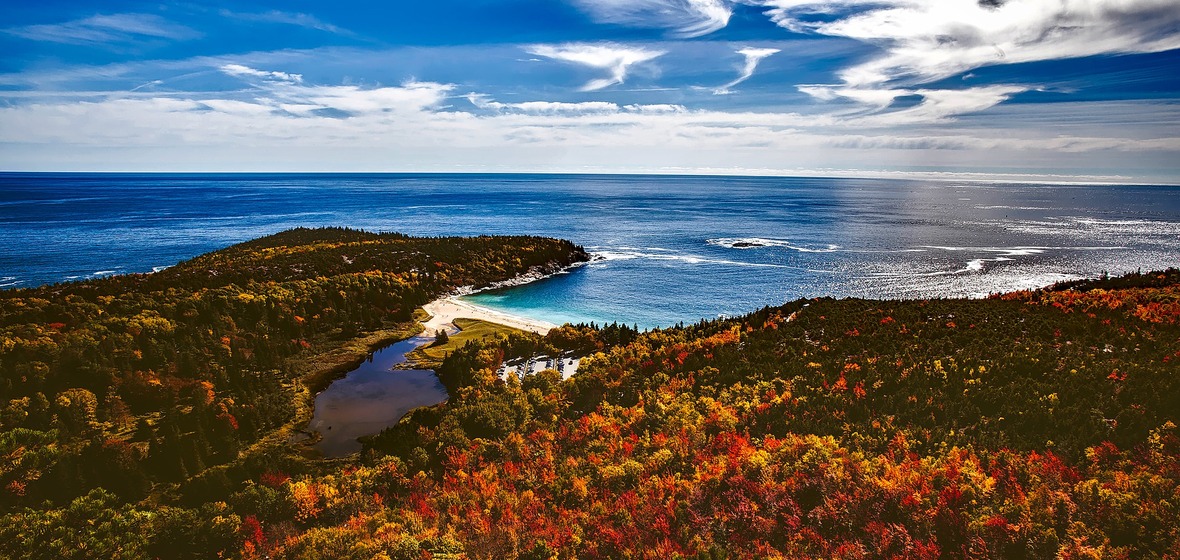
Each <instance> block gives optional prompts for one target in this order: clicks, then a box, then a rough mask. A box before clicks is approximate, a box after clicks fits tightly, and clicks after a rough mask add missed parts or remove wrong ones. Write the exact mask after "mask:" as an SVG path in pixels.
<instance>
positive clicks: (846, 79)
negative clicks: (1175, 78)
mask: <svg viewBox="0 0 1180 560" xmlns="http://www.w3.org/2000/svg"><path fill="white" fill-rule="evenodd" d="M755 1H756V2H758V3H760V4H761V5H763V6H766V7H768V8H769V9H768V11H767V14H768V15H769V16H770V17H771V19H772V20H774V21H775V22H776V23H778V24H779V25H780V26H782V27H785V28H788V29H791V30H793V31H796V32H801V33H817V34H821V35H828V36H834V37H847V38H851V39H856V40H859V41H863V42H866V43H871V44H874V45H879V46H881V47H882V49H883V53H882V54H881V55H879V56H877V57H874V58H870V59H869V60H867V61H865V62H862V63H859V64H855V65H853V66H850V67H848V68H845V69H843V70H841V71H840V72H839V78H840V80H841V81H842V84H840V85H829V86H816V85H803V86H799V87H798V89H799V91H801V92H804V93H807V94H808V95H811V96H812V97H814V98H816V99H819V100H823V101H832V100H835V99H841V98H842V99H848V100H852V101H855V102H857V103H860V104H862V105H865V106H868V107H870V108H872V109H874V110H877V111H888V110H889V107H890V106H891V105H892V104H893V103H894V101H895V100H896V99H897V98H899V97H902V96H909V95H920V96H922V98H923V99H922V101H921V102H920V103H919V104H918V105H916V106H914V107H910V108H907V109H902V110H897V111H893V112H890V113H884V114H881V115H876V116H873V117H871V119H872V120H873V121H875V122H880V123H883V124H884V123H892V124H903V123H920V122H937V121H941V120H945V119H947V118H949V117H952V116H954V115H958V114H965V113H971V112H977V111H982V110H985V109H988V108H991V107H994V106H996V105H998V104H1000V103H1002V102H1004V101H1005V100H1007V99H1009V98H1010V97H1011V96H1012V95H1014V94H1016V93H1019V92H1021V91H1027V90H1029V89H1032V87H1030V86H1016V85H996V86H990V87H976V88H966V89H954V90H952V89H937V90H935V89H921V88H918V89H913V87H914V86H918V85H921V84H928V83H932V82H935V81H938V80H941V79H945V78H949V77H952V76H955V75H958V74H963V73H967V72H970V71H971V70H974V69H976V68H980V67H983V66H992V65H1001V64H1014V63H1027V62H1037V61H1048V60H1060V59H1068V58H1079V57H1085V56H1092V55H1100V54H1119V53H1147V52H1158V51H1164V50H1170V49H1175V48H1180V31H1178V30H1180V9H1177V6H1176V2H1175V0H1006V1H1005V0H997V1H986V2H985V1H980V0H818V1H817V0H751V2H755ZM816 16H822V17H816ZM968 75H969V74H968Z"/></svg>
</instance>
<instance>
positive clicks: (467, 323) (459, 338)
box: [406, 319, 524, 369]
mask: <svg viewBox="0 0 1180 560" xmlns="http://www.w3.org/2000/svg"><path fill="white" fill-rule="evenodd" d="M455 326H456V327H459V332H458V333H456V334H453V335H451V337H450V340H448V341H447V343H446V344H440V345H438V346H423V347H422V348H419V349H417V350H414V351H413V352H410V353H409V354H408V355H407V356H406V357H407V358H409V360H410V361H411V362H413V363H414V367H420V368H425V369H434V368H437V367H438V366H440V365H442V361H443V359H444V358H446V357H447V354H450V353H451V352H454V351H455V350H457V349H459V348H462V347H463V345H464V344H467V341H469V340H482V339H485V338H488V337H495V336H497V335H501V334H505V335H506V334H511V333H516V334H524V331H522V330H520V329H514V328H512V327H506V326H504V325H501V324H499V323H490V322H488V321H481V320H479V319H455Z"/></svg>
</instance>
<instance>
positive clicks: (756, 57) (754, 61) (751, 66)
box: [713, 47, 782, 95]
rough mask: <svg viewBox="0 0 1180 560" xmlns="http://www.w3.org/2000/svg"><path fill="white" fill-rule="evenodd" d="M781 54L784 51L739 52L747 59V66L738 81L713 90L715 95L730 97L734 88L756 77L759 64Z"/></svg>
mask: <svg viewBox="0 0 1180 560" xmlns="http://www.w3.org/2000/svg"><path fill="white" fill-rule="evenodd" d="M779 52H782V51H780V50H779V49H756V48H751V47H746V48H744V49H741V50H739V51H737V53H738V54H740V55H742V56H744V57H746V62H745V64H743V65H742V71H741V74H740V75H739V76H738V77H737V78H736V79H734V80H733V81H732V82H729V83H728V84H725V85H723V86H721V87H719V88H717V89H715V90H713V94H714V95H728V94H730V93H733V91H732V88H733V87H734V86H736V85H738V84H740V83H742V82H744V81H746V80H749V79H750V77H752V76H753V75H754V71H755V70H757V69H758V63H759V62H762V59H764V58H766V57H768V56H771V55H774V54H777V53H779Z"/></svg>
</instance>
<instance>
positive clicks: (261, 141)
mask: <svg viewBox="0 0 1180 560" xmlns="http://www.w3.org/2000/svg"><path fill="white" fill-rule="evenodd" d="M263 85H264V86H266V87H262V90H263V91H261V92H259V90H258V89H255V90H252V92H251V93H252V94H253V95H254V97H251V98H231V97H229V94H196V93H193V94H188V97H187V98H181V99H174V98H124V99H109V100H104V101H74V100H63V101H54V100H45V101H40V102H35V103H24V104H19V105H13V106H7V107H0V146H2V147H3V149H0V167H3V168H9V169H14V168H20V169H27V168H30V167H35V166H38V165H45V166H48V167H50V168H56V169H67V168H69V169H77V168H79V167H80V166H81V167H83V168H85V167H89V168H91V169H110V168H111V166H112V165H115V166H118V168H119V169H172V170H178V169H194V170H197V169H207V170H208V169H210V168H209V167H208V166H209V165H210V163H209V162H216V165H217V166H218V167H217V169H221V170H226V169H230V170H232V169H239V170H267V169H270V170H349V169H351V170H407V171H429V170H436V171H437V170H441V171H445V170H452V171H453V170H506V169H507V170H533V171H539V170H571V169H582V170H597V171H660V170H668V169H680V170H682V171H686V172H707V171H709V170H710V169H730V170H736V169H747V170H752V169H767V170H779V172H780V173H781V172H783V171H782V170H784V169H787V170H790V169H801V168H808V169H817V168H831V169H862V170H874V169H880V170H889V169H896V168H897V167H898V166H901V167H904V166H905V165H906V162H914V161H921V162H924V163H923V165H930V163H929V162H931V161H936V162H938V167H941V168H943V169H947V170H956V169H971V170H975V171H986V169H987V168H988V167H994V166H996V165H997V164H996V162H997V161H1002V162H1003V166H1006V167H1007V168H1019V167H1024V168H1027V169H1031V170H1037V169H1045V164H1044V162H1045V161H1046V159H1048V160H1050V161H1053V162H1054V164H1056V165H1058V166H1059V167H1060V168H1069V167H1071V166H1074V167H1079V168H1080V167H1085V168H1087V169H1102V168H1104V167H1105V168H1107V169H1111V170H1121V169H1126V168H1133V167H1134V165H1130V166H1128V165H1127V163H1126V162H1128V161H1131V162H1150V161H1163V160H1172V161H1174V156H1176V154H1178V153H1180V140H1177V139H1176V138H1175V137H1174V136H1173V135H1167V134H1166V132H1165V136H1161V137H1130V136H1123V137H1119V136H1118V134H1119V131H1117V130H1115V131H1110V130H1108V129H1107V128H1105V127H1101V126H1099V127H1094V128H1092V129H1091V133H1090V134H1074V135H1058V134H1053V133H1050V132H1041V131H1037V130H1032V131H1028V130H1024V129H1022V128H1020V125H1019V123H1016V124H1012V125H1009V126H1007V127H999V126H994V122H992V121H990V120H989V121H988V122H989V123H991V128H988V129H978V128H975V129H972V128H970V127H956V131H955V132H953V133H947V132H945V131H942V132H940V131H939V130H938V129H937V128H934V129H930V130H927V131H922V130H915V131H912V132H909V133H899V132H898V130H897V129H896V128H892V127H891V125H890V123H886V122H880V119H879V121H878V122H873V121H871V120H868V119H869V118H870V117H858V118H859V119H861V120H857V119H856V118H854V119H841V118H836V117H832V116H822V115H821V116H815V115H802V114H797V113H790V112H752V111H751V112H732V113H731V112H721V111H707V110H689V109H686V108H684V107H682V106H679V105H667V104H656V105H638V104H637V105H625V106H616V105H614V104H610V103H600V102H585V103H562V102H556V101H545V100H537V101H527V102H522V103H504V104H500V105H499V106H500V107H503V109H502V110H490V109H484V110H483V111H486V112H468V111H463V110H458V109H456V108H454V107H449V106H448V105H446V101H447V99H449V98H451V96H450V91H451V90H452V89H453V88H452V87H451V86H449V85H447V84H439V83H417V82H414V83H409V84H405V85H403V86H398V87H381V88H369V89H365V88H357V87H352V86H317V85H304V84H291V83H288V82H264V84H263ZM914 91H915V92H916V93H918V94H920V95H923V96H924V98H925V99H927V100H929V101H928V103H929V105H928V106H927V107H925V108H923V109H920V111H924V112H925V113H926V114H925V115H921V116H920V117H921V119H929V118H932V117H937V116H938V115H941V114H947V113H957V112H961V111H965V110H968V109H970V107H967V106H966V105H965V104H962V102H961V100H960V99H958V98H954V99H951V100H950V101H946V100H944V99H943V98H942V96H941V94H940V93H939V92H938V91H937V90H930V91H925V90H914ZM1004 94H1005V93H1004V92H1003V91H979V92H973V94H972V95H974V96H975V97H976V98H977V102H976V104H975V106H976V107H981V106H987V105H989V104H991V103H994V99H995V97H997V96H1002V95H1004ZM471 98H472V99H474V100H475V101H476V102H478V104H483V105H484V106H485V107H488V104H489V103H496V102H495V101H493V100H491V99H490V98H489V97H486V96H481V95H479V94H475V95H473V96H472V97H471ZM945 103H952V104H954V106H953V107H946V106H944V105H943V104H945ZM495 106H496V105H491V106H490V107H495ZM920 106H921V105H919V107H920ZM1120 106H1121V107H1123V109H1119V110H1118V111H1116V112H1117V113H1118V114H1119V115H1120V118H1125V117H1126V116H1127V115H1128V114H1129V112H1130V111H1132V110H1134V105H1129V104H1123V105H1120ZM911 109H913V110H919V109H917V108H916V107H915V108H911ZM1076 110H1077V111H1082V112H1086V113H1092V112H1099V113H1101V111H1102V110H1103V109H1102V108H1096V107H1093V106H1091V105H1086V106H1079V107H1077V108H1076ZM1149 110H1150V108H1149ZM333 111H336V112H345V113H347V114H346V115H343V116H347V117H348V118H342V115H340V114H334V113H333ZM899 113H900V112H899ZM884 116H886V115H877V116H871V117H884ZM1013 127H1015V128H1013ZM1104 133H1106V134H1104ZM38 146H41V148H38ZM46 146H51V147H52V149H46V148H45V147H46ZM525 147H527V149H522V148H525ZM55 154H56V156H55ZM54 157H57V158H58V159H57V160H53V158H54ZM186 158H188V159H186ZM55 161H56V163H54V162H55ZM1157 165H1158V164H1157ZM161 166H163V167H161ZM202 166H203V167H202ZM1120 166H1122V167H1120ZM831 169H829V171H830V170H831ZM767 172H771V171H767ZM787 172H790V171H787ZM853 174H856V173H853ZM861 174H863V173H861Z"/></svg>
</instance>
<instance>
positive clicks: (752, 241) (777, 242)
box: [705, 237, 840, 253]
mask: <svg viewBox="0 0 1180 560" xmlns="http://www.w3.org/2000/svg"><path fill="white" fill-rule="evenodd" d="M705 243H708V244H709V245H715V246H718V247H725V248H727V249H757V248H760V247H781V248H784V249H790V250H792V251H798V252H800V253H835V252H836V251H839V250H840V246H839V245H827V246H825V247H823V248H817V247H805V246H801V245H796V244H794V243H791V242H790V241H787V240H785V239H769V238H765V237H719V238H716V239H706V240H705Z"/></svg>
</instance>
